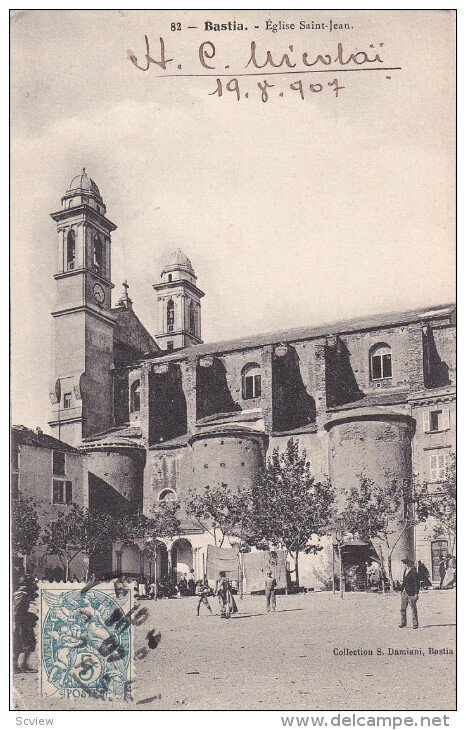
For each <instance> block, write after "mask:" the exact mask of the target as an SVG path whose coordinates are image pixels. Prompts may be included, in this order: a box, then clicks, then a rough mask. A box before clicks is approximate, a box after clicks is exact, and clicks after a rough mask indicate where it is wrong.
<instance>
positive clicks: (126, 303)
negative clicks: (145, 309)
mask: <svg viewBox="0 0 466 730" xmlns="http://www.w3.org/2000/svg"><path fill="white" fill-rule="evenodd" d="M122 286H123V289H124V294H123V296H122V297H121V299H120V300H119V301H118V304H119V305H120V306H121V307H127V308H128V309H130V308H131V305H132V303H133V302H132V300H131V298H130V297H129V294H128V289H129V284H128V282H127V280H126V279H125V280H124V282H123V284H122Z"/></svg>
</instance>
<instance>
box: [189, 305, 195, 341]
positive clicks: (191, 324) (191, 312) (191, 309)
mask: <svg viewBox="0 0 466 730" xmlns="http://www.w3.org/2000/svg"><path fill="white" fill-rule="evenodd" d="M189 332H190V334H192V335H195V334H196V309H195V305H194V302H191V304H190V305H189Z"/></svg>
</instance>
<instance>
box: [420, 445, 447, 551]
mask: <svg viewBox="0 0 466 730" xmlns="http://www.w3.org/2000/svg"><path fill="white" fill-rule="evenodd" d="M415 504H416V515H417V519H418V520H419V522H425V521H426V520H427V519H429V517H433V518H434V519H435V523H436V524H435V525H434V536H435V537H444V536H447V537H448V541H449V544H450V546H451V551H452V552H454V550H455V544H456V456H455V455H454V454H453V455H452V456H451V457H450V463H449V464H448V465H447V468H446V472H445V478H444V479H443V480H442V482H441V483H440V484H438V485H437V486H436V488H435V489H432V486H431V485H429V484H428V483H427V482H424V483H423V484H422V485H419V484H417V485H416V490H415Z"/></svg>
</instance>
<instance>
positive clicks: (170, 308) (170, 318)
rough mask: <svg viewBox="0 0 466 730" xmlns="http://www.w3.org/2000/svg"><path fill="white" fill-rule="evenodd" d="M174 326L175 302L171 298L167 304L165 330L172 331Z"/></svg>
mask: <svg viewBox="0 0 466 730" xmlns="http://www.w3.org/2000/svg"><path fill="white" fill-rule="evenodd" d="M174 328H175V303H174V301H173V299H169V300H168V304H167V331H168V332H173V330H174Z"/></svg>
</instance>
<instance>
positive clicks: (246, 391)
mask: <svg viewBox="0 0 466 730" xmlns="http://www.w3.org/2000/svg"><path fill="white" fill-rule="evenodd" d="M241 375H242V381H243V398H244V399H245V400H248V399H250V398H259V396H260V394H261V369H260V367H259V365H258V364H257V363H254V362H253V363H249V365H245V366H244V368H243V369H242V371H241Z"/></svg>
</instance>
